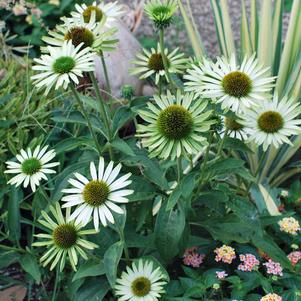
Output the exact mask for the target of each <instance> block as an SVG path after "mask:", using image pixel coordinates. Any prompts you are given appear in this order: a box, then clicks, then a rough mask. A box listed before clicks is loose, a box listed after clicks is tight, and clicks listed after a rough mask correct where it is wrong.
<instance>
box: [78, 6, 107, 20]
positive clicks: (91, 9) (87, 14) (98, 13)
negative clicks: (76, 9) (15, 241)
mask: <svg viewBox="0 0 301 301" xmlns="http://www.w3.org/2000/svg"><path fill="white" fill-rule="evenodd" d="M92 12H95V18H96V20H95V21H96V22H99V21H101V19H102V17H103V13H102V11H101V9H100V8H99V7H97V6H93V5H90V6H88V7H87V8H86V9H85V10H84V12H83V17H84V21H85V23H89V22H90V19H91V15H92Z"/></svg>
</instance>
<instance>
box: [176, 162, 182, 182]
mask: <svg viewBox="0 0 301 301" xmlns="http://www.w3.org/2000/svg"><path fill="white" fill-rule="evenodd" d="M177 174H178V183H179V182H180V181H181V178H182V174H183V170H182V161H181V157H179V158H178V159H177Z"/></svg>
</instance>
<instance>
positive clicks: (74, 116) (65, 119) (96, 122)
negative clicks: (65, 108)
mask: <svg viewBox="0 0 301 301" xmlns="http://www.w3.org/2000/svg"><path fill="white" fill-rule="evenodd" d="M51 119H52V120H53V121H54V122H57V123H74V124H80V125H85V126H88V124H87V121H86V119H85V118H84V116H83V115H82V113H81V112H78V111H73V112H71V113H70V114H68V115H67V116H66V115H64V113H63V112H58V113H56V114H55V116H54V117H52V118H51ZM89 119H90V122H91V125H92V128H93V130H95V131H96V132H99V133H101V134H102V135H103V136H104V137H106V138H107V139H108V137H109V136H108V133H107V130H106V128H105V126H104V124H103V122H102V121H101V120H100V119H99V118H98V117H97V116H95V115H93V114H89Z"/></svg>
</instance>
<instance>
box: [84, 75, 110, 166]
mask: <svg viewBox="0 0 301 301" xmlns="http://www.w3.org/2000/svg"><path fill="white" fill-rule="evenodd" d="M90 78H91V80H92V83H93V87H94V89H95V93H96V97H97V99H98V102H99V109H100V114H101V117H102V120H103V122H104V125H105V127H106V130H107V133H108V142H109V154H110V158H111V160H113V151H112V147H111V140H112V133H111V126H110V123H109V119H108V116H107V113H106V108H105V105H104V101H103V98H102V97H101V94H100V90H99V86H98V82H97V80H96V78H95V75H94V73H93V72H90Z"/></svg>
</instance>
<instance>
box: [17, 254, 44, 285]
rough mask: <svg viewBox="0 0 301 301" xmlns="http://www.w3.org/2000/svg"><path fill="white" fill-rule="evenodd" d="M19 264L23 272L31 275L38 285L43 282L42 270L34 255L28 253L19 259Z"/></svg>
mask: <svg viewBox="0 0 301 301" xmlns="http://www.w3.org/2000/svg"><path fill="white" fill-rule="evenodd" d="M19 262H20V264H21V266H22V268H23V270H24V271H25V272H27V273H28V274H30V275H31V276H32V278H33V279H34V280H35V281H36V282H37V283H39V282H40V281H41V272H40V268H39V265H38V262H37V259H36V258H35V257H34V256H33V255H31V254H29V253H27V254H26V255H24V256H22V257H21V258H20V259H19Z"/></svg>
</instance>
